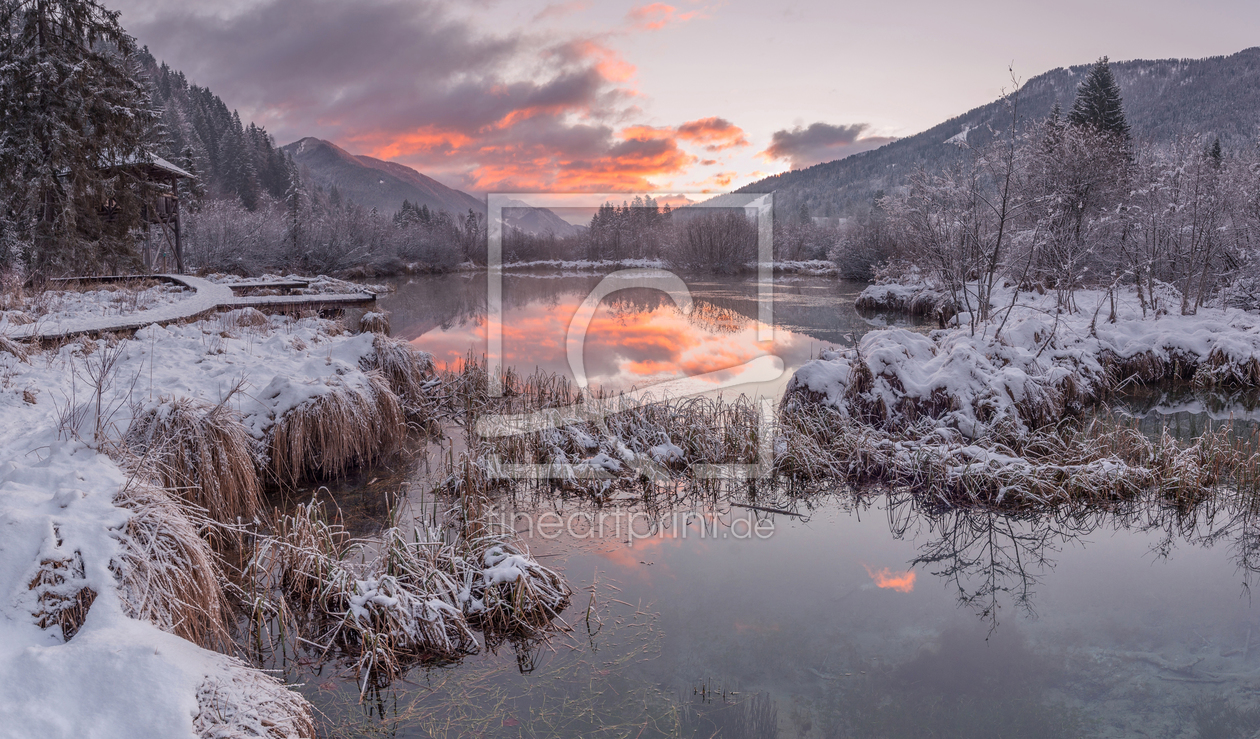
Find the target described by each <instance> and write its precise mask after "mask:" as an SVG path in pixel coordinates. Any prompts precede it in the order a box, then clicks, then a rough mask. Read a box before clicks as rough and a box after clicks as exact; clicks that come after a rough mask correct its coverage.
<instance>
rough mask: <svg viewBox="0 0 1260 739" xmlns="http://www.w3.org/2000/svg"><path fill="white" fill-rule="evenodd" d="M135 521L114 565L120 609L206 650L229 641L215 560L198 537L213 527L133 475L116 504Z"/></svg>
mask: <svg viewBox="0 0 1260 739" xmlns="http://www.w3.org/2000/svg"><path fill="white" fill-rule="evenodd" d="M114 504H115V505H117V506H119V507H120V508H123V509H126V510H127V511H128V512H129V513H130V514H131V515H130V517H129V518H128V520H127V524H126V526H125V527H123V529H122V530H121V531H119V532H118V534H117V538H118V541H119V550H120V551H119V554H118V557H117V559H116V560H115V561H114V562H113V563H112V566H113V569H114V573H115V576H116V578H117V579H118V591H119V595H120V597H121V599H122V603H123V610H124V612H125V613H126V614H127V615H128V616H130V617H131V618H136V619H140V620H143V621H149V622H151V623H153V624H155V625H156V626H157V627H158V628H160V629H162V630H163V631H169V632H171V633H173V634H176V635H178V636H181V637H183V638H185V639H187V640H189V641H191V642H194V643H196V644H199V645H201V646H203V647H206V648H207V649H213V648H215V647H218V646H223V645H226V644H227V643H229V639H228V628H227V624H228V619H227V613H228V604H227V599H226V597H225V595H224V591H223V586H222V583H223V582H224V579H225V578H224V577H223V574H222V568H221V566H220V562H219V559H218V557H217V556H216V555H215V553H214V551H213V550H212V549H211V547H210V544H209V543H208V542H207V541H206V539H204V538H203V537H202V536H201V535H200V534H199V533H198V531H199V529H202V528H209V527H212V526H214V525H215V522H213V521H210V520H208V519H207V518H205V515H204V514H203V513H201V512H199V511H197V510H196V509H194V508H192V507H191V506H189V505H188V504H187V503H184V502H182V501H181V500H179V499H178V498H177V497H175V496H174V495H172V494H171V493H170V492H168V491H166V490H165V489H163V488H162V487H161V486H160V485H158V484H156V481H155V480H153V479H152V477H151V476H150V475H149V474H146V473H144V472H143V471H142V470H133V475H132V478H131V480H130V481H129V482H128V484H127V485H125V486H123V487H122V488H121V489H120V490H119V491H118V493H117V494H116V496H115V498H114Z"/></svg>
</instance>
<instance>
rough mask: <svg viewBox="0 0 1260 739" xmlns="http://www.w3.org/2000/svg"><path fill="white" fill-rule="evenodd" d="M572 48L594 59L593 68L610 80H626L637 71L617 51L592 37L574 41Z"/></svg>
mask: <svg viewBox="0 0 1260 739" xmlns="http://www.w3.org/2000/svg"><path fill="white" fill-rule="evenodd" d="M572 50H573V51H574V52H576V53H577V54H579V55H581V56H583V57H585V58H587V59H592V60H594V62H595V69H596V70H598V71H599V73H600V74H601V75H603V76H604V79H606V80H608V81H610V82H628V81H630V79H631V78H633V77H634V74H635V72H636V71H638V70H637V69H636V68H635V66H634V65H633V64H631V63H630V62H628V61H626V60H625V57H623V56H621V54H620V53H619V52H618V51H616V50H615V49H610V48H608V47H607V46H605V45H603V44H601V43H599V42H598V41H595V40H594V39H582V40H580V41H575V42H573V44H572Z"/></svg>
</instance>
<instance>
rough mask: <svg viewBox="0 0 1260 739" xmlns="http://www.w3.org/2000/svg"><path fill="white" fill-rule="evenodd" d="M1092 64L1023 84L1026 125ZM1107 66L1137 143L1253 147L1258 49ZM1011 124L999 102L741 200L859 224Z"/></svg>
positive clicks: (786, 176)
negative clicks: (883, 199)
mask: <svg viewBox="0 0 1260 739" xmlns="http://www.w3.org/2000/svg"><path fill="white" fill-rule="evenodd" d="M1091 64H1092V63H1090V64H1079V65H1073V66H1071V67H1066V68H1065V67H1057V68H1055V69H1052V70H1050V71H1048V72H1044V73H1042V74H1039V75H1037V76H1035V77H1032V78H1030V79H1029V80H1028V81H1027V82H1025V83H1024V84H1023V85H1022V86H1021V89H1020V94H1019V111H1020V115H1019V118H1020V121H1021V124H1026V123H1027V122H1029V121H1033V120H1038V119H1041V118H1044V117H1045V116H1047V115H1048V114H1049V113H1050V110H1051V108H1052V107H1053V105H1054V103H1055V102H1058V103H1059V105H1060V106H1061V107H1062V109H1063V110H1064V111H1067V110H1070V109H1071V106H1072V101H1073V99H1074V97H1075V95H1076V87H1077V85H1079V83H1080V80H1081V79H1083V77H1084V75H1085V73H1086V72H1087V71H1088V69H1089V67H1090V66H1091ZM1110 65H1111V68H1112V71H1113V72H1114V73H1115V75H1116V80H1117V82H1118V83H1119V85H1120V90H1121V95H1122V97H1123V99H1124V107H1125V115H1126V117H1127V119H1128V122H1129V124H1130V126H1131V127H1132V130H1133V136H1134V138H1135V139H1137V140H1139V141H1147V142H1151V143H1155V144H1162V143H1167V142H1169V141H1171V140H1172V139H1173V138H1174V137H1175V136H1178V135H1185V134H1187V133H1191V134H1200V135H1202V136H1205V137H1208V138H1211V137H1220V139H1221V143H1222V145H1223V146H1225V147H1226V148H1227V149H1229V148H1237V147H1239V146H1244V145H1253V144H1254V142H1255V140H1256V133H1257V124H1258V123H1260V46H1254V47H1250V48H1247V49H1243V50H1242V51H1239V52H1237V53H1234V54H1229V55H1221V56H1211V57H1204V58H1202V59H1185V58H1182V59H1155V60H1145V59H1135V60H1129V61H1122V62H1110ZM1005 116H1006V113H1005V111H1004V110H1003V106H1002V101H1001V99H999V100H995V101H993V102H990V103H986V104H984V105H980V106H977V107H975V108H972V109H971V110H969V111H967V112H965V113H962V114H960V115H957V116H954V117H952V118H949V119H948V120H945V121H943V122H941V123H938V124H937V125H935V126H932V127H931V128H928V129H926V130H924V131H921V132H919V133H917V134H914V135H912V136H907V137H905V138H901V139H898V140H896V141H894V142H891V143H888V144H885V145H884V146H881V147H880V148H878V149H873V150H871V151H866V152H861V153H858V154H854V155H852V156H849V157H845V158H843V159H837V160H833V161H830V162H824V163H822V164H816V165H814V166H812V167H807V168H802V169H796V170H791V171H789V172H783V173H780V174H777V175H772V176H770V177H766V178H763V179H761V180H758V181H757V182H753V183H750V184H748V185H745V186H743V187H741V188H739V189H737V190H735V192H737V193H766V192H774V193H775V210H776V211H777V212H778V214H779V215H780V217H782V216H783V215H786V214H795V213H796V212H798V211H799V210H800V208H801V206H802V205H804V206H805V207H806V208H808V210H809V212H810V214H811V215H814V216H845V215H853V214H855V213H857V212H860V211H861V210H862V209H863V208H865V207H867V206H869V204H870V202H871V199H872V198H873V197H874V195H875V194H876V193H878V192H879V191H880V190H883V191H885V192H892V191H893V190H895V189H896V188H898V187H902V186H904V185H905V183H906V180H907V178H908V177H909V175H910V173H912V172H914V171H915V170H916V169H917V168H919V167H926V168H929V169H931V168H937V167H941V166H944V165H946V164H948V163H949V162H950V161H952V160H954V159H956V158H957V157H959V156H961V152H962V151H963V149H962V148H961V147H957V146H947V145H945V144H946V142H947V141H949V140H950V139H951V138H956V137H958V135H959V134H960V133H961V132H962V131H963V130H964V129H969V133H968V134H967V141H968V143H970V144H971V145H980V144H983V143H985V142H986V141H988V140H990V139H991V137H992V134H991V133H990V128H993V129H997V130H1002V129H1003V128H1006V127H1008V126H1009V119H1006V120H1005V121H1004V120H1003V118H1004V117H1005Z"/></svg>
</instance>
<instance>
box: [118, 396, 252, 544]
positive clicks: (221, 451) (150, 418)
mask: <svg viewBox="0 0 1260 739" xmlns="http://www.w3.org/2000/svg"><path fill="white" fill-rule="evenodd" d="M229 397H230V396H229ZM123 441H124V444H126V446H128V447H129V448H130V449H131V451H132V452H133V453H134V454H136V456H138V457H142V458H144V459H146V460H147V461H148V462H149V463H150V464H151V465H152V467H153V468H154V469H155V470H156V471H157V473H158V475H159V478H160V480H161V482H162V485H163V486H165V487H166V488H167V489H169V490H172V491H175V492H176V493H178V494H179V495H181V496H182V497H183V498H184V499H186V500H188V501H189V502H191V503H193V504H194V505H196V506H198V507H200V508H204V509H205V510H206V511H207V512H208V513H209V515H210V517H211V518H213V519H214V520H216V521H221V522H230V521H234V520H241V519H246V520H248V519H252V518H254V516H255V515H256V514H257V513H258V511H259V510H260V507H261V505H262V485H261V483H260V481H259V479H258V472H257V466H256V464H255V459H254V451H253V440H252V439H251V438H250V435H249V431H248V430H247V429H246V428H245V426H244V424H242V423H241V418H240V415H239V414H238V413H237V412H236V411H234V410H232V409H231V408H230V407H229V406H228V405H227V400H226V399H225V400H224V401H223V402H221V403H219V404H218V405H210V404H209V403H205V402H202V401H198V400H193V399H191V398H186V397H181V398H175V399H173V400H172V399H163V400H162V401H161V402H159V403H158V404H157V405H156V406H154V407H152V408H149V409H148V410H146V411H144V412H142V413H141V414H140V415H138V416H137V417H136V418H135V419H134V420H133V421H132V422H131V426H130V428H128V429H127V433H126V434H125V435H124V437H123Z"/></svg>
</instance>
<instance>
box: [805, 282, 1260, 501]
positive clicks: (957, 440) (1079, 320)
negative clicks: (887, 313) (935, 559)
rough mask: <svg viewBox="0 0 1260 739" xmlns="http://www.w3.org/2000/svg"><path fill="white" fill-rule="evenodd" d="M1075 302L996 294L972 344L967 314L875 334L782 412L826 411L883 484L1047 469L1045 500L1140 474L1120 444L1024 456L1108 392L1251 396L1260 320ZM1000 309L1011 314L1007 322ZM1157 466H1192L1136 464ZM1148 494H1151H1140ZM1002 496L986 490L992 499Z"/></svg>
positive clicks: (818, 375) (812, 374) (879, 290)
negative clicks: (1161, 388) (1180, 385)
mask: <svg viewBox="0 0 1260 739" xmlns="http://www.w3.org/2000/svg"><path fill="white" fill-rule="evenodd" d="M945 302H948V301H947V297H946V296H945V295H944V294H942V293H940V292H939V291H933V290H931V289H930V288H928V287H925V286H922V285H914V286H897V285H893V286H888V285H878V286H872V287H871V288H869V289H868V290H867V291H866V292H865V293H863V296H862V297H861V298H859V303H866V304H868V305H871V306H874V305H882V306H883V307H885V308H893V309H898V308H899V309H902V310H912V309H913V306H914V305H918V304H932V305H938V306H939V305H941V304H943V303H945ZM1075 302H1076V305H1077V306H1079V309H1078V310H1077V311H1076V312H1074V313H1061V312H1058V311H1057V310H1056V297H1055V296H1054V295H1053V294H1044V295H1043V294H1039V293H1038V292H1031V291H1030V292H1022V293H1019V294H1018V295H1016V294H1014V293H1013V292H1012V291H1011V290H1010V289H999V290H998V291H997V293H996V294H995V296H994V300H993V303H994V305H995V306H998V309H997V310H996V311H995V317H994V318H993V319H991V320H989V321H987V322H981V323H979V324H977V327H976V329H975V330H974V331H973V330H972V329H970V328H969V324H970V321H969V318H970V316H969V315H968V314H966V313H961V314H958V315H957V316H954V318H953V320H952V321H951V322H952V323H953V324H954V326H955V327H954V328H945V329H940V330H937V331H933V332H931V334H929V335H927V336H925V335H923V334H918V333H913V332H910V331H906V330H904V329H886V330H881V331H873V332H871V333H868V334H866V335H865V336H864V337H863V338H862V339H861V341H860V342H859V343H858V345H857V346H856V347H854V348H852V349H847V350H838V351H828V352H824V353H823V354H822V356H821V357H820V358H819V359H817V360H815V361H812V362H810V363H808V364H806V365H804V366H802V367H801V368H800V369H799V370H798V371H797V372H796V374H795V375H794V377H793V379H792V381H791V382H790V384H789V386H788V390H787V394H786V398H787V399H788V401H789V406H790V407H791V406H793V405H795V407H800V408H809V407H815V408H821V409H826V411H827V413H828V414H829V415H828V418H829V420H827V421H826V422H825V423H827V424H829V425H830V426H831V427H832V429H833V431H834V432H835V433H836V435H837V436H843V435H844V434H846V433H863V434H866V436H865V437H864V438H865V439H866V441H865V442H863V443H865V444H868V451H872V452H874V450H877V449H882V452H880V454H879V455H876V456H878V457H879V459H880V463H879V464H876V465H874V467H873V468H872V469H874V470H878V471H879V472H880V474H891V475H892V476H894V477H900V476H904V475H911V476H913V475H914V474H915V473H914V472H913V471H914V470H920V472H921V471H923V470H924V469H925V468H926V467H932V466H934V465H935V463H937V462H939V463H940V464H939V469H938V471H940V472H941V473H943V474H944V475H946V476H947V477H953V478H955V479H961V478H963V477H966V476H967V475H970V474H975V473H977V472H984V473H985V474H986V475H987V476H989V477H990V478H992V479H995V480H996V479H999V478H1001V479H1005V480H1007V481H1008V482H1015V481H1019V480H1021V479H1023V480H1031V479H1034V478H1037V477H1038V476H1039V475H1041V474H1042V473H1046V472H1048V471H1049V470H1048V468H1047V465H1049V466H1050V467H1055V470H1054V472H1055V474H1054V475H1051V476H1050V478H1049V479H1047V480H1046V485H1048V486H1049V488H1050V489H1053V487H1054V485H1055V484H1056V483H1055V480H1058V479H1059V477H1062V476H1063V475H1061V474H1060V473H1063V472H1064V470H1065V469H1066V470H1067V473H1066V474H1067V475H1068V476H1070V475H1072V474H1078V473H1079V474H1082V475H1085V477H1086V478H1087V479H1088V480H1090V481H1091V482H1090V484H1097V483H1098V481H1099V480H1100V479H1102V478H1107V477H1108V476H1109V475H1110V476H1114V475H1120V476H1123V475H1126V474H1129V473H1140V472H1143V471H1144V470H1145V471H1149V467H1150V465H1144V464H1143V463H1141V462H1140V461H1136V460H1135V459H1134V458H1132V456H1133V455H1129V456H1128V457H1126V456H1125V455H1124V454H1117V453H1115V451H1116V450H1115V449H1114V448H1109V447H1111V446H1115V445H1119V446H1124V444H1120V443H1119V442H1118V441H1117V440H1116V439H1115V438H1109V439H1108V440H1103V439H1100V438H1093V437H1091V438H1089V439H1081V440H1079V442H1080V444H1087V443H1088V444H1089V446H1088V448H1086V447H1084V446H1082V448H1080V449H1077V450H1075V452H1080V453H1079V454H1078V453H1075V452H1069V451H1067V450H1063V453H1062V454H1061V455H1060V456H1059V458H1058V459H1057V460H1056V458H1055V455H1054V454H1044V453H1042V451H1044V450H1042V451H1038V452H1037V453H1036V454H1035V455H1032V452H1031V448H1034V447H1037V448H1040V447H1041V446H1042V445H1043V444H1042V443H1043V442H1046V440H1047V439H1049V438H1050V436H1051V435H1052V434H1054V433H1057V430H1056V425H1057V424H1059V423H1060V422H1061V421H1063V420H1065V419H1068V418H1081V417H1083V416H1084V415H1085V414H1087V413H1089V412H1092V411H1093V410H1094V408H1095V407H1096V406H1097V404H1098V403H1099V402H1100V401H1102V400H1103V399H1104V398H1106V397H1107V396H1108V395H1109V394H1110V393H1111V392H1113V391H1114V390H1116V389H1117V388H1120V387H1123V386H1126V385H1129V384H1132V383H1137V384H1150V383H1158V382H1164V381H1175V382H1186V383H1192V384H1194V385H1195V386H1198V387H1217V386H1254V385H1257V384H1260V316H1256V315H1254V314H1251V313H1247V312H1244V311H1241V310H1238V309H1233V308H1201V309H1200V310H1199V312H1198V314H1197V315H1189V316H1183V315H1177V314H1172V313H1165V312H1163V311H1158V312H1157V311H1156V310H1152V309H1151V308H1150V306H1149V305H1148V306H1147V310H1146V311H1143V308H1142V305H1141V304H1140V301H1139V300H1138V297H1137V295H1136V294H1134V293H1132V292H1128V293H1123V292H1121V293H1119V294H1117V295H1115V296H1114V301H1113V300H1112V296H1110V295H1107V294H1105V293H1102V292H1096V291H1080V292H1079V293H1078V294H1077V295H1076V296H1075ZM1007 306H1013V307H1011V308H1010V311H1009V316H1007V311H1006V307H1007ZM1113 306H1114V309H1113ZM1113 310H1114V313H1113ZM1205 443H1206V442H1205ZM1126 444H1127V442H1126ZM1157 446H1158V444H1157ZM850 451H851V452H852V453H854V454H858V453H859V450H850ZM1026 451H1027V452H1028V453H1025V452H1026ZM1135 453H1136V452H1135ZM1161 454H1164V456H1165V457H1167V458H1166V460H1165V462H1164V464H1166V465H1170V466H1176V465H1181V466H1182V467H1184V466H1185V463H1186V462H1187V460H1186V459H1182V458H1180V457H1178V456H1177V454H1179V452H1177V450H1175V449H1173V448H1172V447H1171V446H1166V447H1164V448H1159V449H1151V450H1145V451H1142V452H1141V453H1136V456H1137V457H1138V458H1145V457H1150V456H1151V455H1154V456H1155V457H1159V456H1160V455H1161ZM1168 455H1173V456H1171V457H1169V456H1168ZM1033 456H1035V457H1036V459H1035V460H1033V459H1032V457H1033ZM1178 459H1180V461H1179V462H1178V461H1176V460H1178ZM932 460H934V461H932ZM868 461H869V460H868ZM1056 465H1057V467H1056ZM1139 477H1141V475H1139ZM1059 482H1062V483H1063V484H1062V485H1061V487H1065V488H1066V487H1067V484H1066V482H1063V481H1062V480H1059ZM1144 482H1145V483H1149V482H1150V481H1149V480H1146V479H1145V478H1142V479H1139V480H1137V481H1135V484H1144ZM1004 486H1005V483H995V492H996V493H997V494H998V495H999V496H1000V495H1001V494H1002V493H1001V490H1004V489H1005V487H1004ZM1038 487H1039V488H1040V489H1042V490H1045V489H1046V488H1045V487H1043V486H1038Z"/></svg>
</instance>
